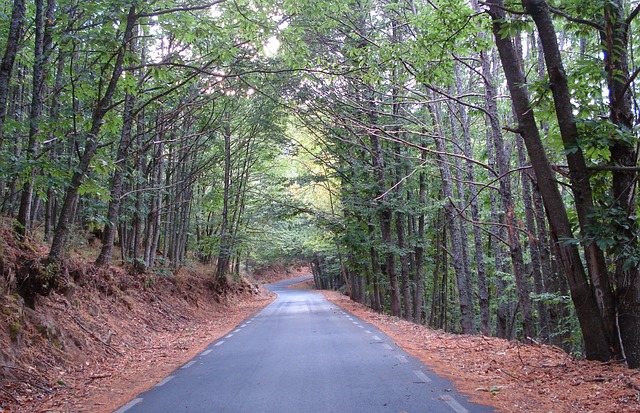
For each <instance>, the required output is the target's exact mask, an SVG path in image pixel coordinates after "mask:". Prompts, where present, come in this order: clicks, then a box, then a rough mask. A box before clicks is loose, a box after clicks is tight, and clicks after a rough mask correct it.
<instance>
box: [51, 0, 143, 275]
mask: <svg viewBox="0 0 640 413" xmlns="http://www.w3.org/2000/svg"><path fill="white" fill-rule="evenodd" d="M135 21H136V13H135V6H133V5H132V6H131V7H130V8H129V12H128V16H127V24H126V28H125V31H124V34H123V39H122V45H121V46H120V48H119V50H118V52H117V54H116V58H115V64H114V67H113V72H112V74H111V79H110V80H109V84H108V86H107V88H106V90H105V93H104V95H103V96H102V98H101V99H100V100H99V101H98V102H97V104H96V107H95V109H94V111H93V116H92V119H91V128H90V130H89V131H88V133H87V142H86V145H85V149H84V152H83V154H82V156H81V158H80V162H79V163H78V166H77V168H76V169H75V172H74V173H73V176H72V178H71V183H70V185H69V187H68V188H67V191H66V194H65V197H64V201H63V203H62V208H61V210H60V217H59V218H58V223H57V225H56V229H55V232H54V234H53V241H52V242H51V249H50V250H49V256H48V259H49V261H52V262H58V261H60V260H61V259H62V255H63V251H64V246H65V244H66V241H67V235H68V233H69V223H70V222H71V220H72V218H73V215H72V212H73V211H72V208H73V202H74V200H75V198H76V196H77V195H78V190H79V189H80V185H82V182H83V181H84V175H85V174H86V172H87V170H88V169H89V165H90V164H91V160H92V159H93V157H94V155H95V153H96V151H97V150H98V145H99V138H98V134H99V133H100V129H101V128H102V124H103V120H104V116H105V115H106V114H107V112H108V111H109V109H110V107H111V101H112V99H113V95H114V94H115V92H116V87H117V85H118V81H119V80H120V76H121V75H122V72H123V70H122V66H123V63H124V57H125V51H126V46H127V45H128V44H129V43H130V42H131V39H132V37H133V28H134V27H135Z"/></svg>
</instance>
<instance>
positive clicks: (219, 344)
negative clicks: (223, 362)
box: [214, 340, 224, 347]
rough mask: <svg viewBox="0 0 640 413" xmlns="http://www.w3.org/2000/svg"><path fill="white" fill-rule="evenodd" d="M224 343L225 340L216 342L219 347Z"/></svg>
mask: <svg viewBox="0 0 640 413" xmlns="http://www.w3.org/2000/svg"><path fill="white" fill-rule="evenodd" d="M223 344H224V340H222V341H218V342H217V343H216V344H214V346H216V347H218V346H221V345H223Z"/></svg>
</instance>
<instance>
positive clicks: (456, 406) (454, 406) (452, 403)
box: [442, 396, 469, 413]
mask: <svg viewBox="0 0 640 413" xmlns="http://www.w3.org/2000/svg"><path fill="white" fill-rule="evenodd" d="M442 400H444V401H445V403H447V404H448V405H449V407H451V408H452V409H453V410H455V411H456V412H458V413H469V410H467V409H465V408H464V407H463V406H462V405H461V404H460V403H458V401H457V400H456V399H454V398H453V397H451V396H442Z"/></svg>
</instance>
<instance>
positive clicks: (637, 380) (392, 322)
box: [323, 291, 640, 413]
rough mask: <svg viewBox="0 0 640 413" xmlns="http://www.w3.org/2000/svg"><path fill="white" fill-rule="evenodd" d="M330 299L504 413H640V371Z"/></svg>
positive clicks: (344, 299)
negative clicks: (431, 325)
mask: <svg viewBox="0 0 640 413" xmlns="http://www.w3.org/2000/svg"><path fill="white" fill-rule="evenodd" d="M323 293H324V294H325V296H326V297H327V298H328V299H329V300H330V301H332V302H334V303H336V304H337V305H339V306H340V307H342V308H343V309H345V310H347V311H350V312H352V313H353V314H354V315H356V316H357V317H360V318H361V319H363V320H364V321H367V322H369V323H371V324H373V325H375V326H376V327H378V328H380V329H381V330H382V331H384V332H385V333H386V334H387V335H388V336H390V337H391V338H393V339H394V340H395V341H396V344H398V346H400V347H402V348H403V349H404V350H405V351H406V352H407V353H409V354H411V355H412V356H413V357H415V358H417V359H419V360H421V361H422V362H423V363H424V364H425V365H427V367H429V368H431V369H432V370H434V371H435V372H436V373H438V374H440V375H441V376H444V377H447V378H448V379H450V380H451V381H452V382H453V383H454V385H455V386H456V388H458V389H459V390H460V391H463V392H464V393H466V394H468V395H469V396H470V397H471V399H472V400H473V401H476V402H479V403H482V404H486V405H490V406H494V407H496V408H497V409H498V410H499V411H502V412H528V413H538V412H539V413H548V412H553V413H565V412H566V413H587V412H594V413H596V412H597V413H600V412H603V413H618V412H619V413H622V412H625V413H636V412H640V371H638V370H630V369H627V368H625V367H624V366H622V365H619V364H603V363H598V362H591V361H586V360H575V359H573V358H572V357H571V356H569V355H568V354H567V353H565V352H564V351H562V350H561V349H558V348H556V347H552V346H547V345H525V344H522V343H518V342H513V341H507V340H503V339H498V338H493V337H484V336H469V335H454V334H448V333H445V332H443V331H437V330H432V329H429V328H427V327H425V326H419V325H416V324H413V323H409V322H407V321H404V320H400V319H398V318H396V317H390V316H386V315H382V314H378V313H375V312H373V311H372V310H370V309H369V308H367V307H365V306H363V305H360V304H358V303H355V302H353V301H351V300H350V299H349V297H347V296H345V295H343V294H340V293H338V292H334V291H324V292H323Z"/></svg>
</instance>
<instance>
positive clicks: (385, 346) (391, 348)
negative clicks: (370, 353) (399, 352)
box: [382, 343, 393, 350]
mask: <svg viewBox="0 0 640 413" xmlns="http://www.w3.org/2000/svg"><path fill="white" fill-rule="evenodd" d="M382 347H384V348H385V349H387V350H393V347H391V345H389V344H387V343H384V344H383V345H382Z"/></svg>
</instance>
